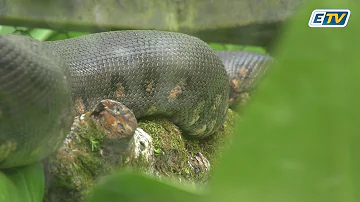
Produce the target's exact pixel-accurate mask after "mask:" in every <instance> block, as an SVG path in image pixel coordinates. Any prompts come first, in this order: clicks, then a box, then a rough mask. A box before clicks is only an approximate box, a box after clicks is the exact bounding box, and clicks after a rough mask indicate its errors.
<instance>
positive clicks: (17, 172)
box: [0, 163, 44, 202]
mask: <svg viewBox="0 0 360 202" xmlns="http://www.w3.org/2000/svg"><path fill="white" fill-rule="evenodd" d="M43 196H44V173H43V167H42V165H41V163H35V164H32V165H29V166H26V167H21V168H14V169H9V170H6V171H4V172H0V201H1V202H2V201H4V202H5V201H6V202H7V201H9V202H41V201H42V200H43Z"/></svg>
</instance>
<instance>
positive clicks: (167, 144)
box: [138, 110, 237, 183]
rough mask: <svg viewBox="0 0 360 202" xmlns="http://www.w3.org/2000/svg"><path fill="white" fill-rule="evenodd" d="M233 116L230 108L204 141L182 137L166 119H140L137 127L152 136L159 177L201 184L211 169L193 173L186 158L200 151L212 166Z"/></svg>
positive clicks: (230, 130)
mask: <svg viewBox="0 0 360 202" xmlns="http://www.w3.org/2000/svg"><path fill="white" fill-rule="evenodd" d="M236 116H237V115H236V113H234V112H233V111H232V110H229V112H228V116H227V119H226V121H225V123H224V125H223V127H221V128H220V129H219V130H218V131H217V132H216V133H214V134H213V135H212V136H210V137H208V138H206V139H204V140H193V139H186V138H184V137H183V136H182V135H181V131H180V130H179V129H178V128H177V127H176V126H175V125H173V124H172V123H171V122H169V121H168V120H167V119H152V120H146V121H141V122H139V125H138V126H139V127H140V128H142V129H143V130H144V131H145V132H147V133H148V134H149V135H150V136H151V137H152V138H153V146H154V148H155V152H154V156H155V170H156V171H157V172H158V174H159V175H160V176H165V177H170V178H179V177H181V178H182V179H186V180H187V181H189V182H192V183H201V182H206V181H207V180H208V178H209V176H210V172H200V173H199V172H195V171H194V169H193V168H192V167H191V166H190V164H189V163H188V160H189V159H190V158H191V157H193V156H194V155H195V154H196V153H198V152H201V153H202V154H203V155H204V156H205V157H206V158H207V159H208V160H209V162H210V164H211V167H213V166H214V165H216V162H217V160H218V158H219V157H220V154H221V152H220V151H221V150H222V148H223V147H224V146H225V145H226V143H227V140H228V137H229V136H230V135H231V134H232V131H233V126H234V119H235V117H236ZM140 166H141V165H140Z"/></svg>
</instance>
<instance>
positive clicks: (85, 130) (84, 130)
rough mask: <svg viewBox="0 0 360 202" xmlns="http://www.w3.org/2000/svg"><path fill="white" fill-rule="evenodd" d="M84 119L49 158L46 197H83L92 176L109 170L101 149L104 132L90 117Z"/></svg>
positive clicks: (52, 198) (87, 190) (91, 181)
mask: <svg viewBox="0 0 360 202" xmlns="http://www.w3.org/2000/svg"><path fill="white" fill-rule="evenodd" d="M84 123H86V124H84V125H78V126H79V127H78V131H77V132H76V133H74V134H73V135H72V136H69V137H68V141H67V144H64V145H63V147H62V148H60V150H59V151H58V152H57V153H56V154H54V155H52V156H50V157H49V158H48V160H47V161H48V162H47V168H48V169H47V170H48V173H49V177H50V179H51V183H49V184H50V186H49V187H48V190H47V194H46V197H45V201H51V200H54V198H56V200H60V201H64V202H67V201H73V200H72V199H71V198H77V199H82V198H83V197H85V196H86V195H88V194H89V192H90V189H91V188H92V186H93V184H94V178H95V177H96V176H100V175H101V174H104V173H107V172H108V168H107V165H106V161H105V160H104V159H103V158H102V155H101V151H100V148H101V146H102V143H103V140H104V137H105V135H106V133H105V131H104V130H103V129H102V128H101V127H100V126H98V125H97V124H96V123H95V122H94V121H93V120H92V119H91V118H85V122H84ZM69 193H71V194H70V195H71V196H70V197H69Z"/></svg>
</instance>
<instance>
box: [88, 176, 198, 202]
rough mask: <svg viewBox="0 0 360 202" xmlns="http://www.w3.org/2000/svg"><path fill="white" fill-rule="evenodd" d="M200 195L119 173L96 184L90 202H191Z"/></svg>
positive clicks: (153, 180) (173, 185) (166, 184)
mask: <svg viewBox="0 0 360 202" xmlns="http://www.w3.org/2000/svg"><path fill="white" fill-rule="evenodd" d="M200 196H201V195H200V194H198V193H197V192H196V191H195V190H193V189H191V187H187V186H179V185H177V184H175V183H170V182H167V181H159V180H158V179H156V178H153V177H149V176H146V175H142V174H136V173H132V172H119V173H117V174H113V175H110V176H107V177H105V178H104V179H102V181H100V183H98V184H97V186H96V188H95V190H94V192H93V194H92V197H91V198H90V200H89V201H90V202H104V201H106V202H117V201H119V202H123V201H126V202H149V201H154V202H184V201H186V202H191V201H199V198H200Z"/></svg>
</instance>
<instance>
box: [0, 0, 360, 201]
mask: <svg viewBox="0 0 360 202" xmlns="http://www.w3.org/2000/svg"><path fill="white" fill-rule="evenodd" d="M315 8H349V9H350V10H351V11H352V14H351V17H350V20H349V24H348V26H347V27H346V28H343V29H337V28H331V29H329V28H327V29H314V28H309V27H308V26H307V22H308V20H309V16H310V14H311V12H312V10H313V9H315ZM358 13H359V7H358V5H357V3H356V2H355V1H354V0H353V1H351V0H349V1H341V0H318V1H316V2H315V1H313V2H311V1H308V2H307V4H306V5H305V6H304V7H303V8H302V10H300V12H299V13H298V15H297V16H295V17H294V19H292V21H291V22H290V23H289V24H288V25H287V26H286V27H285V28H284V30H283V32H284V34H283V36H282V38H281V40H280V41H279V44H278V47H277V48H278V51H277V52H276V54H275V57H276V58H277V60H278V61H277V64H276V65H275V66H273V67H272V68H271V71H270V72H269V74H268V77H267V78H266V79H265V80H264V81H263V82H262V83H260V86H259V89H258V91H257V94H256V95H255V96H254V99H253V102H251V103H250V104H249V105H248V106H247V107H246V109H245V110H244V111H243V118H244V120H243V121H240V120H239V122H238V127H237V130H236V134H235V135H234V139H233V140H232V144H231V146H230V147H229V148H228V150H226V151H225V152H224V155H223V159H222V160H221V163H220V165H219V167H218V168H217V170H216V171H215V173H214V178H213V180H212V182H211V184H210V187H209V189H207V190H201V191H200V190H193V189H191V188H189V187H185V186H182V185H175V184H171V183H169V182H166V181H158V180H157V179H153V178H149V177H146V176H143V175H141V174H134V173H130V172H127V171H122V172H119V173H116V174H114V175H111V176H108V177H106V178H104V179H103V180H102V181H101V182H99V184H98V185H97V187H96V189H95V191H94V194H93V196H92V198H91V199H89V201H91V202H101V201H109V202H111V201H134V202H135V201H136V202H141V201H147V202H148V201H186V202H190V201H196V202H199V201H204V202H205V201H206V202H211V201H214V202H218V201H222V202H230V201H244V202H246V201H249V202H260V201H267V202H270V201H276V202H282V201H284V202H285V201H286V202H288V201H292V202H300V201H301V202H305V201H306V202H312V201H314V202H315V201H316V202H322V201H323V202H332V201H334V202H335V201H346V202H353V201H354V202H355V201H358V200H359V194H358V193H359V192H358V191H359V189H358V187H359V177H360V175H359V174H357V169H358V168H359V161H358V160H357V156H356V154H357V153H358V152H359V149H357V146H358V145H357V144H358V143H359V122H360V119H359V114H360V107H359V105H358V100H359V99H360V95H359V93H358V86H360V80H359V79H358V78H359V76H360V69H359V68H358V66H359V61H358V60H357V51H356V48H357V47H359V45H360V41H359V40H356V38H357V37H358V36H359V31H360V19H359V15H358ZM2 31H4V30H2ZM51 32H52V31H51V30H49V33H47V34H44V35H43V36H40V37H44V39H49V40H51V39H58V38H56V37H54V36H53V33H51ZM75 35H76V34H75ZM49 37H54V38H49ZM39 166H40V165H38V164H36V165H31V166H28V167H26V168H19V169H14V171H15V172H13V174H9V173H5V172H3V173H0V201H26V200H27V201H34V202H38V201H41V200H39V197H40V196H41V195H42V190H43V189H42V188H43V184H42V182H43V174H42V173H38V171H39V170H42V169H41V168H40V167H39ZM19 197H22V198H21V200H19ZM26 198H27V199H26Z"/></svg>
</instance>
